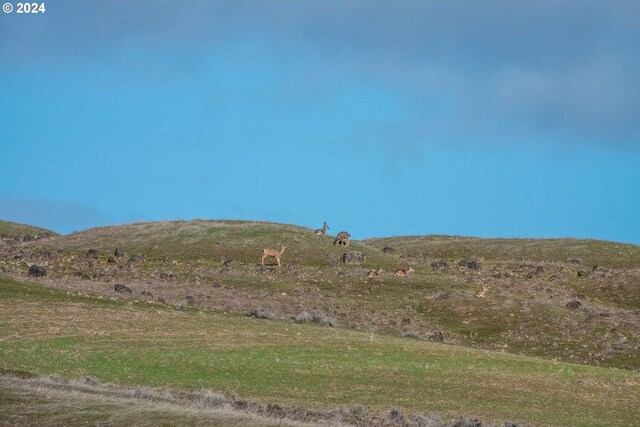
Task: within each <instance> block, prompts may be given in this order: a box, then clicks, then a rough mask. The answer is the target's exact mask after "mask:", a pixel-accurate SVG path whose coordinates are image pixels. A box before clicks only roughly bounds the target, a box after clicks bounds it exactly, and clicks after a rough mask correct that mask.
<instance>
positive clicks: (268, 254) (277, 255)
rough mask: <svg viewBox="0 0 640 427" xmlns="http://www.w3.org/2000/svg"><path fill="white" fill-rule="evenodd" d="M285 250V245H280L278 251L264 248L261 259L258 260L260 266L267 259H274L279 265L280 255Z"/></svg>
mask: <svg viewBox="0 0 640 427" xmlns="http://www.w3.org/2000/svg"><path fill="white" fill-rule="evenodd" d="M286 249H287V247H286V246H285V245H280V249H274V248H264V249H263V250H262V259H261V260H260V265H264V260H265V259H266V258H267V257H273V258H275V259H276V261H278V265H280V257H282V254H283V253H284V251H285V250H286Z"/></svg>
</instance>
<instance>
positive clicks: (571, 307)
mask: <svg viewBox="0 0 640 427" xmlns="http://www.w3.org/2000/svg"><path fill="white" fill-rule="evenodd" d="M581 306H582V303H581V302H580V301H578V300H573V301H569V302H568V303H567V304H566V305H565V307H567V308H568V309H569V310H577V309H579V308H580V307H581Z"/></svg>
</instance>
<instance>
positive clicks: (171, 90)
mask: <svg viewBox="0 0 640 427" xmlns="http://www.w3.org/2000/svg"><path fill="white" fill-rule="evenodd" d="M637 22H640V2H637V1H634V0H607V1H605V0H589V1H587V2H586V3H581V4H577V3H575V2H567V3H562V4H558V3H557V2H554V1H551V0H542V1H540V2H536V3H534V4H523V3H514V2H511V1H508V0H496V1H494V2H491V3H487V4H471V3H469V2H466V1H463V0H451V1H449V2H446V3H440V2H431V1H419V0H408V1H406V2H402V3H397V2H393V1H390V0H382V1H380V2H376V3H375V4H371V3H370V2H367V1H366V0H353V1H351V2H349V3H344V2H340V1H337V0H322V1H318V0H309V1H307V2H304V3H300V2H296V1H293V0H282V1H277V2H275V1H271V0H267V1H265V2H260V3H255V2H245V1H244V0H235V1H231V0H218V1H216V2H203V1H200V0H186V1H177V0H153V1H151V0H140V1H136V2H100V1H97V2H89V3H87V2H85V1H82V0H67V1H65V2H60V3H56V4H47V8H46V13H39V14H29V15H26V14H17V13H13V14H8V13H4V14H1V15H0V57H2V58H3V61H2V62H0V94H1V96H0V132H1V136H0V218H7V219H11V218H12V220H18V221H17V222H23V223H30V224H38V225H43V226H46V227H45V228H50V229H53V230H56V231H58V230H59V231H61V232H63V233H68V232H70V231H73V230H81V229H85V228H87V227H90V226H95V225H105V224H125V223H131V222H136V221H149V220H158V219H187V218H235V219H247V220H254V219H264V220H268V221H272V222H278V223H286V224H309V225H310V226H311V227H314V225H313V224H316V223H318V222H319V223H320V224H321V223H322V221H324V220H326V221H327V222H328V223H329V224H330V225H331V224H332V223H333V224H334V225H335V226H337V225H338V224H340V225H341V228H342V229H345V230H349V231H350V233H352V234H353V235H354V236H360V237H365V236H367V235H384V236H394V235H425V234H442V235H460V236H470V235H473V236H479V237H482V236H494V237H501V238H509V237H510V236H525V237H527V238H537V237H545V238H554V237H555V238H562V237H572V238H593V239H598V240H607V241H618V242H629V243H634V244H640V221H638V218H640V166H639V165H640V80H639V79H638V78H637V76H638V75H640V44H638V43H634V42H633V40H640V26H638V25H637ZM323 217H324V218H323Z"/></svg>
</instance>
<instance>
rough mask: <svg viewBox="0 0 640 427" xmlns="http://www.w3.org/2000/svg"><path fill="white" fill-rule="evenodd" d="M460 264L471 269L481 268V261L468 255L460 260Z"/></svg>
mask: <svg viewBox="0 0 640 427" xmlns="http://www.w3.org/2000/svg"><path fill="white" fill-rule="evenodd" d="M458 265H459V266H460V267H466V268H468V269H469V270H480V268H481V264H480V261H478V260H475V259H471V258H468V257H464V258H462V259H461V260H460V262H458Z"/></svg>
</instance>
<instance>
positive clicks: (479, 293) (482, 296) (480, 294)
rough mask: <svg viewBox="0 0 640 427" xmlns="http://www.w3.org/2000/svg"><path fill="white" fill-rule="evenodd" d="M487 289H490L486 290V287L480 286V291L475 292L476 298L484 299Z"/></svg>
mask: <svg viewBox="0 0 640 427" xmlns="http://www.w3.org/2000/svg"><path fill="white" fill-rule="evenodd" d="M489 289H490V288H488V287H487V286H485V285H482V290H481V291H478V292H476V298H484V297H485V295H486V293H487V291H488V290H489Z"/></svg>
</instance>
